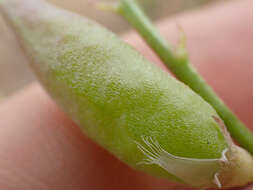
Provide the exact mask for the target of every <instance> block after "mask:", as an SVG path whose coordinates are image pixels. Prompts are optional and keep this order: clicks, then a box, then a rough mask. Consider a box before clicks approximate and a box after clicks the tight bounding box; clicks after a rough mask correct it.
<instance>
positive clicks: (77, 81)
mask: <svg viewBox="0 0 253 190" xmlns="http://www.w3.org/2000/svg"><path fill="white" fill-rule="evenodd" d="M0 7H1V8H0V12H1V13H2V14H3V15H4V18H5V19H6V20H7V22H8V23H9V24H10V26H11V27H12V29H13V30H14V31H15V33H16V36H17V39H18V41H19V42H20V44H21V47H22V49H23V50H24V52H25V53H26V55H27V57H28V58H29V60H30V65H31V68H32V70H33V71H34V73H35V74H36V76H37V77H38V79H39V80H40V82H41V83H42V85H43V86H44V87H45V88H46V90H47V91H48V93H49V94H50V95H51V97H52V98H53V99H54V100H55V101H56V102H57V103H58V104H59V105H60V106H61V107H62V109H63V110H64V111H65V112H66V113H67V114H68V115H69V116H70V117H71V118H72V119H73V120H74V121H75V122H76V123H77V124H78V125H79V126H80V128H81V129H82V131H83V132H84V133H85V134H86V135H87V136H89V137H90V138H91V139H93V140H94V141H95V142H97V143H98V144H99V145H101V146H102V147H104V148H105V149H107V150H108V151H110V152H111V153H112V154H114V155H115V156H116V157H117V158H118V159H120V160H122V161H123V162H125V163H126V164H128V165H129V166H131V167H133V168H135V169H138V170H142V171H146V172H148V173H150V174H152V175H156V176H160V177H165V178H169V179H172V180H176V181H178V182H181V183H184V184H188V185H191V186H194V187H201V188H206V187H219V188H223V187H231V186H237V185H244V184H246V183H248V182H249V181H251V180H252V178H253V175H252V174H253V172H252V167H253V161H252V158H251V156H250V155H249V154H248V153H247V152H246V151H245V150H243V149H241V148H239V147H237V146H235V145H234V144H233V142H232V141H231V139H230V138H229V135H228V134H227V133H226V130H225V127H223V124H222V122H221V120H220V119H219V116H218V115H217V113H216V112H215V110H214V109H213V108H212V107H211V106H210V105H209V104H207V103H206V102H205V101H204V100H203V99H202V98H201V97H200V96H198V95H197V94H195V93H194V92H193V91H192V90H191V89H189V88H188V87H187V86H185V85H184V84H182V83H181V82H179V81H177V80H176V79H174V78H173V77H172V76H170V75H169V74H168V73H166V72H164V71H162V70H161V69H160V68H157V67H156V66H154V65H153V64H151V63H150V62H149V61H147V60H146V59H145V58H144V57H143V56H141V55H140V54H139V53H138V52H137V51H136V50H134V49H133V48H132V47H130V46H129V45H127V44H126V43H124V42H123V41H121V40H120V39H118V38H117V37H116V36H115V35H114V34H112V33H111V32H109V31H107V30H106V29H104V28H103V27H101V26H100V25H98V24H96V23H95V22H93V21H91V20H88V19H85V18H83V17H80V16H78V15H76V14H73V13H70V12H68V11H65V10H61V9H58V8H56V7H54V6H52V5H49V4H48V3H46V2H45V1H42V0H5V1H3V2H2V3H1V5H0ZM38 151H39V150H38Z"/></svg>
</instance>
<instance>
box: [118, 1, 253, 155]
mask: <svg viewBox="0 0 253 190" xmlns="http://www.w3.org/2000/svg"><path fill="white" fill-rule="evenodd" d="M117 12H118V13H119V14H121V15H122V16H123V17H124V18H125V19H126V20H127V21H128V22H129V23H130V24H131V25H132V26H133V27H134V28H135V29H136V30H137V31H138V32H139V33H140V35H141V36H142V37H143V38H144V39H145V40H146V42H147V43H148V44H149V46H150V47H151V48H152V49H153V50H154V51H155V52H156V54H157V55H158V56H159V57H160V59H161V60H162V61H163V62H164V63H165V65H166V66H167V67H168V68H169V69H170V70H171V71H172V72H173V73H174V74H175V76H176V77H177V78H178V79H179V80H181V81H182V82H184V83H185V84H186V85H188V86H189V87H190V88H191V89H192V90H194V91H195V92H196V93H198V94H199V95H200V96H202V98H203V99H205V100H206V101H207V102H208V103H209V104H211V105H212V106H213V107H214V109H215V110H216V111H217V113H218V114H219V115H220V117H221V118H222V119H223V121H224V123H225V124H226V126H227V128H228V130H229V132H230V134H231V135H232V137H233V138H235V139H236V140H237V141H238V143H239V144H240V145H241V146H243V147H244V148H246V149H247V150H248V151H249V152H250V153H251V154H253V135H252V133H251V132H250V130H249V129H248V128H247V127H246V126H245V125H244V124H243V123H242V122H241V121H240V120H239V119H238V118H237V117H236V116H235V114H234V113H233V112H232V111H230V109H229V108H228V107H227V106H226V105H225V104H224V103H223V101H222V100H221V99H220V98H219V97H218V96H217V95H216V94H215V92H214V91H213V90H212V88H210V87H209V86H208V84H207V83H206V82H205V81H204V79H203V78H202V77H201V76H200V74H198V73H197V71H196V70H195V69H194V68H193V66H192V65H191V64H190V62H189V59H188V57H187V55H186V51H185V49H184V48H182V47H181V48H180V49H178V51H177V52H173V51H172V50H171V48H170V47H169V45H168V43H167V41H166V40H164V39H163V37H162V36H161V35H160V33H159V32H158V31H157V29H156V28H155V27H154V25H153V24H152V23H151V21H150V20H149V19H148V17H147V16H146V15H145V13H144V12H143V11H142V10H141V8H140V7H139V6H138V5H137V3H136V2H135V0H121V1H120V3H119V6H118V8H117Z"/></svg>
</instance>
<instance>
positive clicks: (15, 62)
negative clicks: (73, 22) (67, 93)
mask: <svg viewBox="0 0 253 190" xmlns="http://www.w3.org/2000/svg"><path fill="white" fill-rule="evenodd" d="M49 1H51V2H52V3H54V4H57V5H59V6H60V7H64V8H66V9H69V10H72V11H75V12H77V13H79V14H81V15H84V16H87V17H89V18H92V19H94V20H96V21H97V22H99V23H101V24H103V25H105V26H106V27H108V28H109V29H110V30H112V31H113V32H116V33H118V34H122V33H125V32H127V31H129V30H130V29H131V28H130V27H129V25H128V24H127V23H126V22H125V21H124V20H123V19H121V18H120V17H118V16H116V15H114V14H112V13H108V12H103V11H99V10H96V8H95V6H94V3H95V2H96V1H99V0H49ZM103 1H106V0H103ZM107 1H109V0H107ZM138 1H139V3H140V4H141V5H142V6H143V8H144V9H145V10H146V12H147V14H148V15H149V16H150V17H151V18H152V19H153V20H154V21H157V20H159V19H162V18H164V17H168V16H170V15H174V14H177V13H179V12H182V11H186V10H189V9H194V8H198V7H200V6H208V5H210V4H211V3H216V2H217V1H222V0H138ZM223 1H224V0H223ZM0 34H1V35H0V101H1V100H2V99H3V98H5V97H7V96H9V95H11V94H13V93H14V92H15V91H16V90H18V89H20V88H22V87H23V86H25V85H27V84H28V83H30V82H31V81H33V80H34V77H33V75H32V74H31V72H30V70H29V68H28V67H27V64H26V59H25V57H24V56H23V55H22V53H21V52H20V49H19V47H18V45H17V43H16V41H15V37H14V36H13V34H12V32H11V31H10V30H9V29H8V27H7V26H6V24H5V23H4V21H3V19H2V18H1V17H0Z"/></svg>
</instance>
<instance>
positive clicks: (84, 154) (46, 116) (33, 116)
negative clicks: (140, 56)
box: [0, 1, 253, 189]
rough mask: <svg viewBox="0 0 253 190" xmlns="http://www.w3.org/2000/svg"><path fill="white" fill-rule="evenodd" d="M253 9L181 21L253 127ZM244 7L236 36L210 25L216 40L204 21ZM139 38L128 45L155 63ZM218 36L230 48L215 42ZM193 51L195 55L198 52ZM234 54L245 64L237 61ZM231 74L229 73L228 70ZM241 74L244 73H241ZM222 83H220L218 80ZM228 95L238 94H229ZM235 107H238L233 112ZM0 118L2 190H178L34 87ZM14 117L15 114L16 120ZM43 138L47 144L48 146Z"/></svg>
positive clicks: (199, 57) (197, 58) (199, 59)
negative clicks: (105, 146)
mask: <svg viewBox="0 0 253 190" xmlns="http://www.w3.org/2000/svg"><path fill="white" fill-rule="evenodd" d="M251 4H252V3H251V2H250V1H242V2H241V3H235V4H231V5H224V6H221V7H217V8H213V9H210V10H205V11H203V12H199V13H193V14H190V15H187V16H182V17H180V20H182V21H180V23H182V24H183V26H184V28H185V31H186V34H187V36H188V39H189V44H190V45H189V49H190V53H191V52H193V53H191V55H192V60H193V62H194V63H196V65H197V66H198V68H199V70H200V71H201V73H202V74H203V75H204V76H205V78H206V79H207V81H209V83H210V84H211V85H212V86H213V87H214V88H215V90H216V91H217V92H218V93H219V94H220V95H221V97H223V99H224V100H225V101H226V102H227V103H228V104H229V105H230V107H231V108H232V109H234V110H235V111H236V112H238V113H237V114H238V115H239V117H240V118H241V119H242V120H243V121H244V122H245V123H246V124H247V125H248V126H252V124H253V122H252V118H251V113H252V108H250V107H252V106H253V105H252V104H251V102H252V101H251V100H252V96H253V92H252V89H250V88H249V86H250V84H251V83H250V81H252V78H253V77H252V76H251V74H252V69H253V68H252V66H251V64H249V63H250V62H251V61H252V60H253V57H252V56H251V53H250V51H249V50H250V45H251V42H250V39H249V38H248V37H247V36H246V35H243V36H242V35H240V32H245V33H246V34H247V33H249V34H250V33H251V32H252V30H253V28H250V26H248V25H247V22H246V20H247V19H242V16H245V18H248V17H249V16H250V15H249V14H251V13H250V10H249V9H250V8H249V7H250V6H249V5H251ZM240 10H241V13H242V14H239V15H240V20H241V19H242V22H240V23H239V22H235V23H234V22H233V24H232V25H233V27H234V28H236V29H235V30H233V31H232V34H231V31H230V35H226V34H227V33H228V28H227V27H225V26H224V28H223V27H222V26H221V27H220V25H219V24H220V23H214V22H210V23H212V27H211V26H209V25H208V26H209V27H211V28H216V27H217V30H221V31H220V32H221V34H223V35H221V36H217V35H215V34H212V33H211V31H210V30H207V29H208V27H207V25H205V24H206V23H208V22H207V19H210V20H212V18H213V15H217V14H222V13H223V12H224V11H225V12H226V13H227V16H225V17H224V16H223V17H221V18H222V19H220V20H219V22H221V23H222V22H224V23H230V22H232V20H234V19H235V17H236V16H235V15H233V17H232V18H231V17H230V16H231V15H232V14H233V12H234V11H235V12H238V11H240ZM228 13H231V15H230V14H228ZM229 15H230V16H229ZM236 15H238V14H236ZM203 17H205V18H203ZM238 17H239V16H238ZM202 19H203V20H202ZM238 19H239V18H238ZM177 20H178V19H177ZM200 23H201V26H206V27H203V29H204V30H201V31H196V25H199V24H200ZM160 26H161V30H162V31H163V32H164V33H165V34H166V35H167V36H173V32H171V30H170V29H172V30H173V28H174V27H175V25H174V22H171V21H164V22H163V23H161V25H160ZM237 27H238V28H240V31H238V30H239V29H238V30H237ZM165 28H166V29H165ZM217 33H218V31H217ZM174 37H175V35H174ZM196 37H198V38H197V39H196ZM136 38H137V37H136V36H135V35H134V34H130V35H129V37H127V41H131V43H133V44H135V46H136V47H137V48H138V49H140V50H141V51H143V52H146V55H147V57H149V58H150V59H155V58H154V57H153V56H152V57H150V56H151V55H152V54H151V53H147V51H146V47H145V46H144V45H143V43H142V42H141V40H139V39H138V40H137V39H136ZM199 38H200V39H201V38H205V42H206V41H208V44H209V46H208V47H205V46H204V44H202V43H201V42H200V43H197V42H198V39H199ZM244 38H245V39H244ZM221 39H222V41H223V42H224V44H225V45H222V44H223V43H222V44H221V45H220V44H218V45H217V44H216V43H219V42H220V41H221ZM232 39H233V40H232ZM191 41H192V42H191ZM195 42H196V44H195ZM215 42H216V43H215ZM226 42H227V43H226ZM232 42H233V43H232ZM206 43H207V42H206ZM229 43H232V44H234V43H235V44H237V47H240V48H241V49H240V50H241V51H236V50H233V48H232V47H233V46H232V44H229ZM226 47H230V48H226ZM209 48H210V49H209ZM194 51H195V52H197V54H196V53H195V55H194ZM231 51H232V52H233V54H232V55H233V57H230V56H226V57H224V55H231ZM213 55H215V56H213ZM214 57H215V58H214ZM237 57H239V58H240V59H239V58H238V60H237V59H235V58H237ZM239 60H240V62H239ZM203 63H205V64H203ZM216 64H218V65H219V69H220V71H226V72H224V74H226V73H229V75H226V76H224V75H217V73H216V72H217V71H216V70H215V69H217V65H216ZM238 64H240V66H238ZM242 64H243V66H242ZM228 65H229V68H228ZM228 69H229V71H230V72H227V70H228ZM250 71H251V72H250ZM240 73H243V74H241V75H240ZM222 74H223V73H222ZM236 75H237V77H235V76H236ZM218 81H221V82H222V83H215V82H218ZM231 81H232V83H233V84H234V85H233V86H231V85H229V86H228V85H227V84H229V83H231ZM242 84H244V85H242ZM224 88H225V90H224ZM231 88H232V89H231ZM235 89H236V90H235ZM231 90H233V91H232V92H238V93H233V95H231ZM229 100H230V101H231V102H230V101H229ZM237 106H238V110H237V109H235V108H236V107H237ZM249 109H251V110H249ZM244 111H245V113H244ZM0 115H1V116H0V125H1V126H4V127H2V128H1V129H0V130H1V132H0V135H1V136H0V137H1V138H0V139H1V146H2V147H1V150H0V151H1V155H3V157H4V158H6V159H1V163H0V165H1V168H3V169H6V171H8V172H5V170H2V172H1V174H0V175H2V177H0V178H1V179H3V180H1V181H0V184H1V185H2V188H3V189H15V185H16V188H18V189H20V188H23V189H61V188H63V187H64V189H72V188H73V189H91V188H92V189H132V188H135V189H156V188H159V189H168V188H169V187H171V186H172V187H175V185H172V184H171V183H169V182H167V181H164V180H160V179H156V178H153V177H150V176H147V175H146V174H143V173H140V172H136V171H133V170H131V169H129V168H128V167H126V166H125V165H124V164H122V163H120V162H119V161H117V160H116V159H115V158H113V157H112V156H111V155H110V154H108V153H107V152H106V151H104V150H102V149H101V148H99V147H98V146H97V145H95V144H94V143H92V142H91V141H89V140H88V139H87V138H86V137H84V136H83V135H82V133H81V132H80V130H79V129H78V128H77V127H76V126H75V125H74V124H73V123H72V122H71V121H70V120H69V119H68V118H66V116H65V115H64V114H63V113H62V112H61V111H60V110H59V109H58V108H57V106H56V105H55V104H54V103H53V102H52V101H51V100H50V99H49V98H48V96H47V95H45V93H44V91H43V90H42V89H41V88H40V87H39V86H38V85H37V84H35V85H33V86H32V87H29V88H27V89H25V90H24V91H22V92H20V93H19V94H18V95H16V96H14V97H12V98H10V99H9V100H7V101H5V102H4V103H3V104H2V105H1V108H0ZM9 115H12V118H10V117H9ZM10 138H12V141H11V142H12V144H9V143H10V141H9V139H10ZM45 139H47V142H48V143H45ZM31 142H33V143H31ZM20 147H22V148H20ZM38 148H40V149H41V151H40V152H37V151H36V150H37V149H38ZM24 152H25V154H24ZM17 155H18V156H17ZM2 160H4V161H2ZM7 160H8V162H7ZM13 163H15V164H13ZM38 163H39V166H38ZM63 168H64V170H63ZM14 169H15V170H14ZM21 171H22V172H21ZM24 171H25V172H24ZM73 176H75V177H73ZM117 176H120V177H117ZM23 177H24V178H25V180H27V183H22V182H23V181H24V180H20V179H22V178H23ZM22 184H23V186H22Z"/></svg>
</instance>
